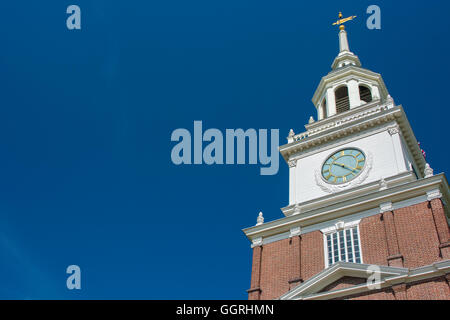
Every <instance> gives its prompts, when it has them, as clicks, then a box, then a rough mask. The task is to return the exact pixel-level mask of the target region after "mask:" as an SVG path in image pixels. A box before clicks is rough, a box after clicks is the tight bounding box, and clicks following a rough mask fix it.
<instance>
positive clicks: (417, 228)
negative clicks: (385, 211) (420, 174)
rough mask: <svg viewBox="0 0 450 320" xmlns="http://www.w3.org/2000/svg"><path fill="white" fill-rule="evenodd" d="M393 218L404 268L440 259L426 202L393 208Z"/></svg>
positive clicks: (431, 218) (433, 226) (435, 234)
mask: <svg viewBox="0 0 450 320" xmlns="http://www.w3.org/2000/svg"><path fill="white" fill-rule="evenodd" d="M394 220H395V227H396V230H397V235H398V244H399V248H400V253H401V254H402V255H403V258H404V267H405V268H417V267H420V266H425V265H428V264H432V263H433V262H436V261H439V260H441V258H440V257H439V240H438V237H437V232H436V227H435V225H434V222H433V215H432V213H431V209H429V208H428V202H423V203H419V204H417V205H414V206H411V207H406V208H402V209H399V210H395V212H394Z"/></svg>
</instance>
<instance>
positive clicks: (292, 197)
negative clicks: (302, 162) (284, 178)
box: [288, 160, 297, 205]
mask: <svg viewBox="0 0 450 320" xmlns="http://www.w3.org/2000/svg"><path fill="white" fill-rule="evenodd" d="M288 164H289V205H291V204H295V203H297V202H296V201H297V199H296V195H295V192H296V190H295V184H296V181H295V170H296V167H297V160H289V162H288Z"/></svg>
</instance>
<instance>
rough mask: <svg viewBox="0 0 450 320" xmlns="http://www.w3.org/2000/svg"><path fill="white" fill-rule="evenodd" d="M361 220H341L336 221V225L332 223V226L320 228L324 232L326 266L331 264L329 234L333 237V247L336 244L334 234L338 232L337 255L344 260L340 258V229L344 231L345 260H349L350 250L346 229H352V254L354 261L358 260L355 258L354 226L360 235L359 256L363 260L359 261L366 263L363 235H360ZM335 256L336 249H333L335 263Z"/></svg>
mask: <svg viewBox="0 0 450 320" xmlns="http://www.w3.org/2000/svg"><path fill="white" fill-rule="evenodd" d="M360 221H361V219H360V220H355V221H350V222H343V221H339V222H337V223H335V224H334V225H332V226H330V227H328V228H324V229H321V230H320V231H321V232H322V233H323V252H324V258H325V268H328V267H330V266H331V265H330V264H329V262H328V254H329V252H328V243H327V236H330V237H331V247H332V249H333V245H334V240H333V234H336V239H338V241H337V242H338V243H337V257H338V260H337V261H342V260H341V259H340V256H341V246H340V241H339V235H338V233H339V232H340V231H343V232H344V248H345V261H348V250H347V245H346V242H347V236H346V230H351V231H350V237H351V245H352V254H353V259H354V261H356V259H355V248H354V246H355V242H354V239H353V231H352V230H353V229H354V228H356V231H357V235H358V244H359V258H360V260H361V262H359V263H364V262H363V255H362V248H361V235H360V231H359V223H360ZM334 256H335V254H334V250H333V252H332V261H334V262H333V264H334V263H336V262H337V261H335V259H334ZM355 263H357V262H355Z"/></svg>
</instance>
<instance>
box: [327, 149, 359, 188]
mask: <svg viewBox="0 0 450 320" xmlns="http://www.w3.org/2000/svg"><path fill="white" fill-rule="evenodd" d="M365 164H366V156H365V155H364V153H363V152H362V151H361V150H358V149H353V148H351V149H343V150H340V151H338V152H336V153H335V154H333V155H332V156H330V157H329V158H328V159H327V160H326V161H325V163H324V164H323V166H322V177H323V178H324V179H325V181H327V182H328V183H334V184H340V183H346V182H349V181H351V180H353V179H354V178H355V177H356V176H357V175H359V174H360V173H361V170H362V169H363V168H364V165H365Z"/></svg>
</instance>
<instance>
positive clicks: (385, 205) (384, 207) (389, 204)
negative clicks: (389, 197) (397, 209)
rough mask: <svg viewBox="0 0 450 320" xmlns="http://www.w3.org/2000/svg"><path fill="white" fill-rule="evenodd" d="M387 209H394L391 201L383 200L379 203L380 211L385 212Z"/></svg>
mask: <svg viewBox="0 0 450 320" xmlns="http://www.w3.org/2000/svg"><path fill="white" fill-rule="evenodd" d="M389 211H394V206H393V205H392V202H390V201H389V202H385V203H382V204H380V213H385V212H389Z"/></svg>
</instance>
